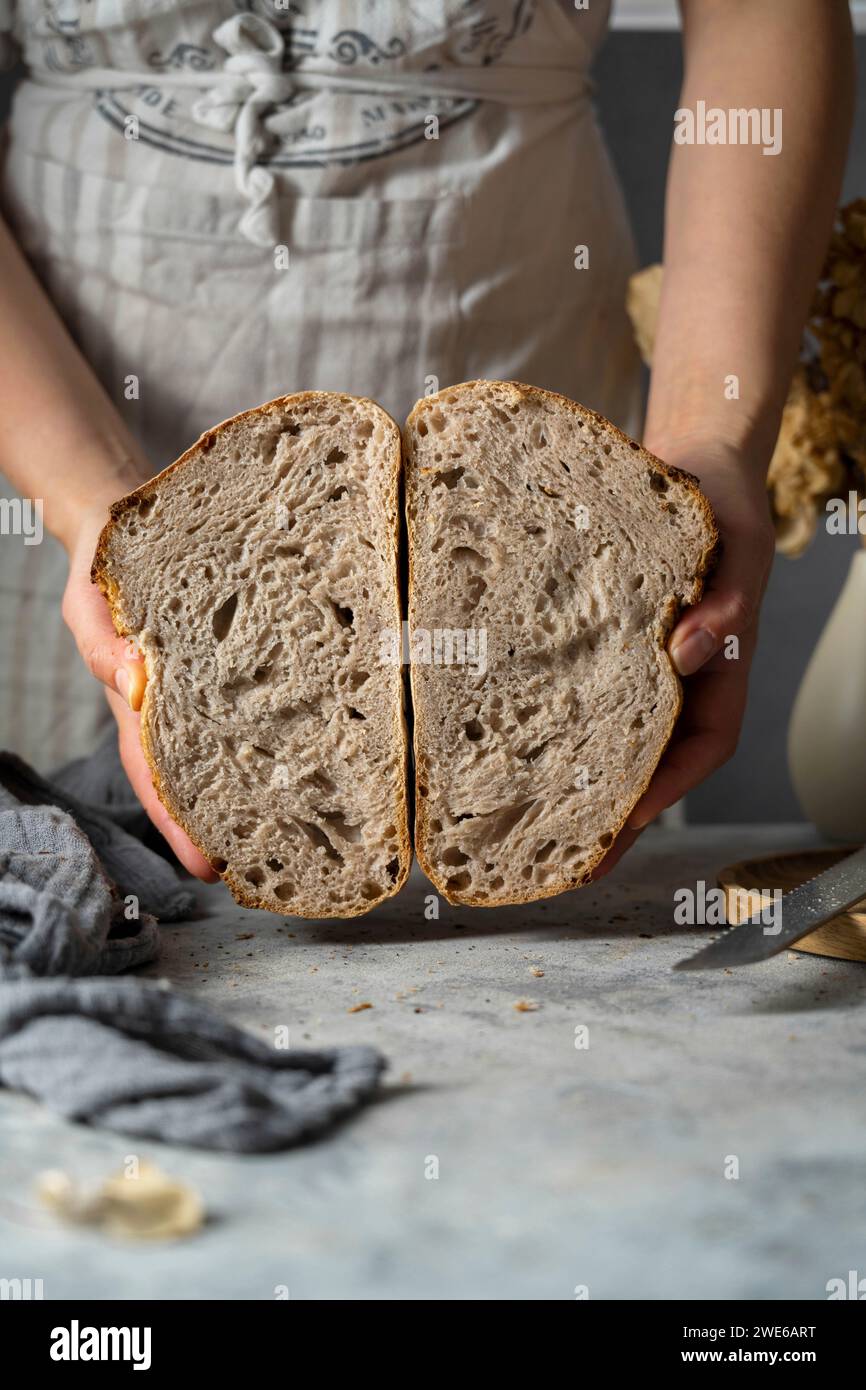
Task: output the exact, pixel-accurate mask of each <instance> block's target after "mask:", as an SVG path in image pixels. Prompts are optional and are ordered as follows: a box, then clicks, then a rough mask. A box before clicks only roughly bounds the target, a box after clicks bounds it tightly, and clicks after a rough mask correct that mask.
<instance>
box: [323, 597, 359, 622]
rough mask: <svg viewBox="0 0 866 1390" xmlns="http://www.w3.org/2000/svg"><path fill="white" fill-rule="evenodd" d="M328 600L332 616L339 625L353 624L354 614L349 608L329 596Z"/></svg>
mask: <svg viewBox="0 0 866 1390" xmlns="http://www.w3.org/2000/svg"><path fill="white" fill-rule="evenodd" d="M328 602H329V603H330V605H331V607H332V608H333V610H334V617H335V618H336V619H337V622H338V623H339V624H340V627H353V626H354V623H355V615H354V613H353V612H352V610H351V608H343V607H341V605H340V604H339V603H337V601H336V600H335V599H332V598H329V599H328Z"/></svg>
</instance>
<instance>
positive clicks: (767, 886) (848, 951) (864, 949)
mask: <svg viewBox="0 0 866 1390" xmlns="http://www.w3.org/2000/svg"><path fill="white" fill-rule="evenodd" d="M858 848H859V846H858V845H849V846H847V847H843V848H841V849H813V850H803V851H801V852H799V853H797V854H774V855H769V856H768V857H767V858H765V859H744V860H743V861H742V862H741V863H739V864H730V865H729V866H728V867H727V868H726V869H722V871H721V873H720V874H719V878H718V884H719V887H720V888H722V889H724V893H725V900H726V903H727V917H728V921H729V922H730V923H731V925H734V924H735V923H737V922H741V921H745V920H746V919H747V918H748V917H749V916H751V915H752V914H754V913H755V912H758V911H760V909H761V907H762V906H764V904H765V903H770V902H772V898H769V897H762V896H761V890H762V889H763V890H764V892H768V893H772V892H773V891H774V889H776V888H781V890H782V892H783V893H789V892H790V891H791V889H792V888H796V887H798V885H799V884H801V883H805V882H806V881H807V880H808V879H810V878H814V877H815V875H816V874H822V873H823V872H824V870H825V869H830V868H832V866H833V865H834V864H838V862H839V860H840V859H844V858H845V856H846V855H848V854H851V852H852V851H853V850H855V849H858ZM738 890H739V891H738ZM744 890H745V893H748V894H749V898H750V901H749V902H748V903H747V902H746V900H745V893H744ZM790 949H791V950H792V951H808V952H809V954H810V955H813V956H836V957H837V959H839V960H866V898H864V900H863V902H861V903H858V904H857V906H856V907H852V908H850V909H849V910H848V912H843V913H841V914H840V915H839V916H838V917H834V918H833V920H832V921H831V922H826V923H825V924H824V926H823V927H819V928H818V930H817V931H813V932H810V934H809V935H808V936H804V937H803V939H802V941H798V942H797V944H796V946H792V947H791V948H790Z"/></svg>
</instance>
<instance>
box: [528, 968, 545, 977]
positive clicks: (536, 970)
mask: <svg viewBox="0 0 866 1390" xmlns="http://www.w3.org/2000/svg"><path fill="white" fill-rule="evenodd" d="M529 973H530V975H534V976H535V977H536V979H539V980H540V979H541V976H542V975H543V974H544V971H543V970H540V969H539V968H538V966H537V965H530V967H529Z"/></svg>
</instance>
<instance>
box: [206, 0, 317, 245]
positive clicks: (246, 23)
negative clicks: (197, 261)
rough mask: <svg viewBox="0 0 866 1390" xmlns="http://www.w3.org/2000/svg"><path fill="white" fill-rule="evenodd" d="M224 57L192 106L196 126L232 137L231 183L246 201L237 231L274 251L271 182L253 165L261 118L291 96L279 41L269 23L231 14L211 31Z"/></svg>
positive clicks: (260, 142)
mask: <svg viewBox="0 0 866 1390" xmlns="http://www.w3.org/2000/svg"><path fill="white" fill-rule="evenodd" d="M213 36H214V39H215V41H216V42H217V43H218V44H219V46H220V48H223V49H225V51H226V53H227V54H228V57H227V58H226V60H225V63H224V65H223V71H222V74H221V76H220V77H219V78H218V79H217V82H216V83H215V85H214V86H213V87H211V88H209V89H208V91H206V92H205V93H204V94H203V95H202V96H201V97H199V98H198V99H197V101H196V102H195V103H194V104H193V107H192V114H193V117H194V119H195V120H196V121H198V122H199V123H200V124H201V125H207V126H210V127H211V129H213V130H219V131H222V132H223V133H224V134H225V133H228V132H229V131H233V132H234V136H235V161H234V167H235V182H236V184H237V187H238V191H239V192H240V193H241V194H242V196H243V197H244V198H245V199H246V201H247V209H246V211H245V213H244V215H243V217H242V218H241V221H240V228H239V230H240V232H241V233H242V235H243V236H245V237H246V238H247V240H248V241H252V242H254V243H255V244H256V245H257V246H273V245H274V243H275V242H276V240H277V236H278V230H279V229H278V217H277V208H276V205H275V199H274V191H275V180H274V176H273V174H272V173H271V172H270V170H268V169H264V168H262V166H261V165H259V164H257V160H258V159H259V157H260V156H261V155H262V154H263V153H264V152H265V148H266V140H265V137H264V133H263V131H262V126H261V121H262V116H263V115H264V114H265V111H266V110H267V108H268V107H270V106H274V105H277V104H279V103H280V102H285V101H288V100H289V99H290V98H291V97H292V96H293V95H294V92H295V90H296V89H295V86H294V83H293V82H292V78H291V75H290V74H288V73H286V72H284V71H283V56H284V43H283V36H282V34H281V33H280V31H279V29H277V27H276V25H274V24H272V23H271V21H270V20H269V19H264V18H262V17H261V16H259V15H252V14H244V15H234V16H233V17H232V18H231V19H227V20H225V22H224V23H222V24H220V25H219V27H218V28H217V29H215V30H214V35H213Z"/></svg>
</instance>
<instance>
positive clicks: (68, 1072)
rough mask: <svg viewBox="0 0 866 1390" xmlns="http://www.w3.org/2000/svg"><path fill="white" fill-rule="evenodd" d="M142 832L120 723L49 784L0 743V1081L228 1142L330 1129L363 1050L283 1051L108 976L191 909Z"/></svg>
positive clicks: (87, 1115) (148, 1127) (277, 1140)
mask: <svg viewBox="0 0 866 1390" xmlns="http://www.w3.org/2000/svg"><path fill="white" fill-rule="evenodd" d="M151 830H152V827H150V824H149V822H148V821H147V817H146V816H145V815H144V813H143V812H142V810H141V807H140V806H139V804H138V802H137V801H136V799H135V796H134V793H133V791H132V788H131V787H130V785H129V783H128V781H127V779H126V775H125V773H124V771H123V768H122V765H121V763H120V758H119V756H118V753H117V739H116V735H109V736H108V738H107V739H106V740H105V742H104V743H103V744H102V745H101V746H100V748H99V749H98V750H97V752H96V753H95V754H94V755H93V757H92V758H88V759H79V760H77V761H76V762H75V763H71V764H69V766H68V767H66V768H64V769H63V770H62V771H61V772H60V773H58V774H57V775H56V776H55V778H54V779H53V780H52V781H46V780H45V779H43V778H42V777H40V776H39V775H38V774H37V773H36V772H34V771H33V769H32V768H30V767H29V766H28V765H27V764H26V763H24V762H23V761H22V760H21V759H20V758H17V757H16V756H15V755H14V754H12V753H0V1084H2V1085H3V1086H7V1087H11V1088H14V1089H16V1090H22V1091H27V1092H29V1093H30V1094H31V1095H34V1096H37V1097H39V1099H40V1100H42V1101H44V1102H45V1104H46V1105H48V1106H50V1107H51V1108H52V1109H53V1110H56V1111H58V1112H59V1113H60V1114H62V1115H65V1116H66V1117H67V1118H69V1119H73V1120H79V1121H83V1122H86V1123H89V1124H93V1125H97V1126H100V1127H103V1128H106V1129H115V1130H121V1131H123V1132H124V1133H127V1134H135V1135H138V1136H141V1137H147V1138H151V1139H162V1140H166V1141H168V1142H170V1143H177V1144H193V1145H197V1146H199V1147H201V1148H206V1149H223V1150H228V1151H230V1152H234V1153H253V1152H263V1151H267V1150H273V1149H279V1148H284V1147H288V1146H289V1145H291V1144H295V1143H297V1142H298V1141H300V1140H302V1139H306V1138H309V1137H310V1136H311V1135H313V1134H316V1133H318V1132H320V1131H322V1130H324V1129H326V1128H327V1127H328V1126H329V1125H331V1124H332V1122H333V1121H334V1120H336V1119H337V1118H338V1117H339V1116H340V1115H342V1114H344V1113H345V1112H347V1111H350V1110H353V1109H355V1108H356V1107H358V1106H359V1105H361V1104H362V1103H363V1102H364V1101H365V1100H366V1099H368V1098H369V1097H370V1096H371V1095H372V1094H373V1092H374V1091H375V1089H376V1086H377V1084H378V1081H379V1077H380V1076H381V1073H382V1071H383V1070H384V1067H385V1061H384V1058H383V1057H382V1056H381V1054H380V1053H378V1052H376V1051H375V1050H374V1049H373V1048H369V1047H343V1048H333V1049H329V1050H324V1051H315V1052H314V1051H309V1052H307V1051H290V1050H286V1051H282V1052H281V1051H278V1050H276V1049H272V1048H270V1047H269V1046H268V1045H267V1044H266V1043H263V1042H261V1041H260V1040H259V1039H258V1038H254V1037H253V1036H252V1035H251V1034H248V1033H246V1032H244V1031H243V1030H242V1029H240V1028H236V1027H234V1025H232V1024H230V1023H227V1022H225V1021H224V1020H223V1019H221V1018H220V1017H219V1016H218V1015H216V1014H214V1013H213V1012H211V1011H210V1010H209V1009H206V1008H203V1007H201V1006H200V1005H198V1004H196V1003H194V1002H192V1001H191V1000H189V999H185V998H183V997H182V996H180V995H177V994H175V993H173V992H172V990H171V989H169V988H167V987H166V986H164V985H163V984H160V983H158V982H151V981H146V980H136V979H125V980H121V979H116V978H113V977H115V976H117V975H118V974H119V973H120V972H121V971H124V970H128V969H130V968H131V967H133V966H136V965H142V964H145V963H146V962H148V961H152V960H154V959H155V958H156V956H157V955H158V951H159V931H158V927H157V920H156V919H158V918H161V919H163V920H168V921H173V922H176V921H181V920H183V919H184V918H185V917H187V916H189V915H190V914H191V913H192V912H193V911H194V908H195V897H194V895H193V893H192V892H191V891H190V890H189V889H188V888H186V887H185V886H184V885H183V883H182V882H181V880H180V878H179V877H178V875H177V873H176V872H175V870H174V868H173V867H172V866H171V864H169V863H168V861H167V860H166V859H164V858H163V857H162V856H161V855H160V854H158V853H157V852H156V851H155V850H154V849H152V848H149V847H148V845H146V844H145V843H144V842H143V840H142V839H141V838H138V836H139V835H142V836H147V835H149V834H150V832H151ZM133 832H136V833H133ZM154 834H155V832H154ZM157 840H158V837H157ZM154 842H156V841H154ZM135 912H137V916H135V915H134V913H135ZM190 930H191V931H194V930H195V928H194V927H192V926H191V927H190Z"/></svg>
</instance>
